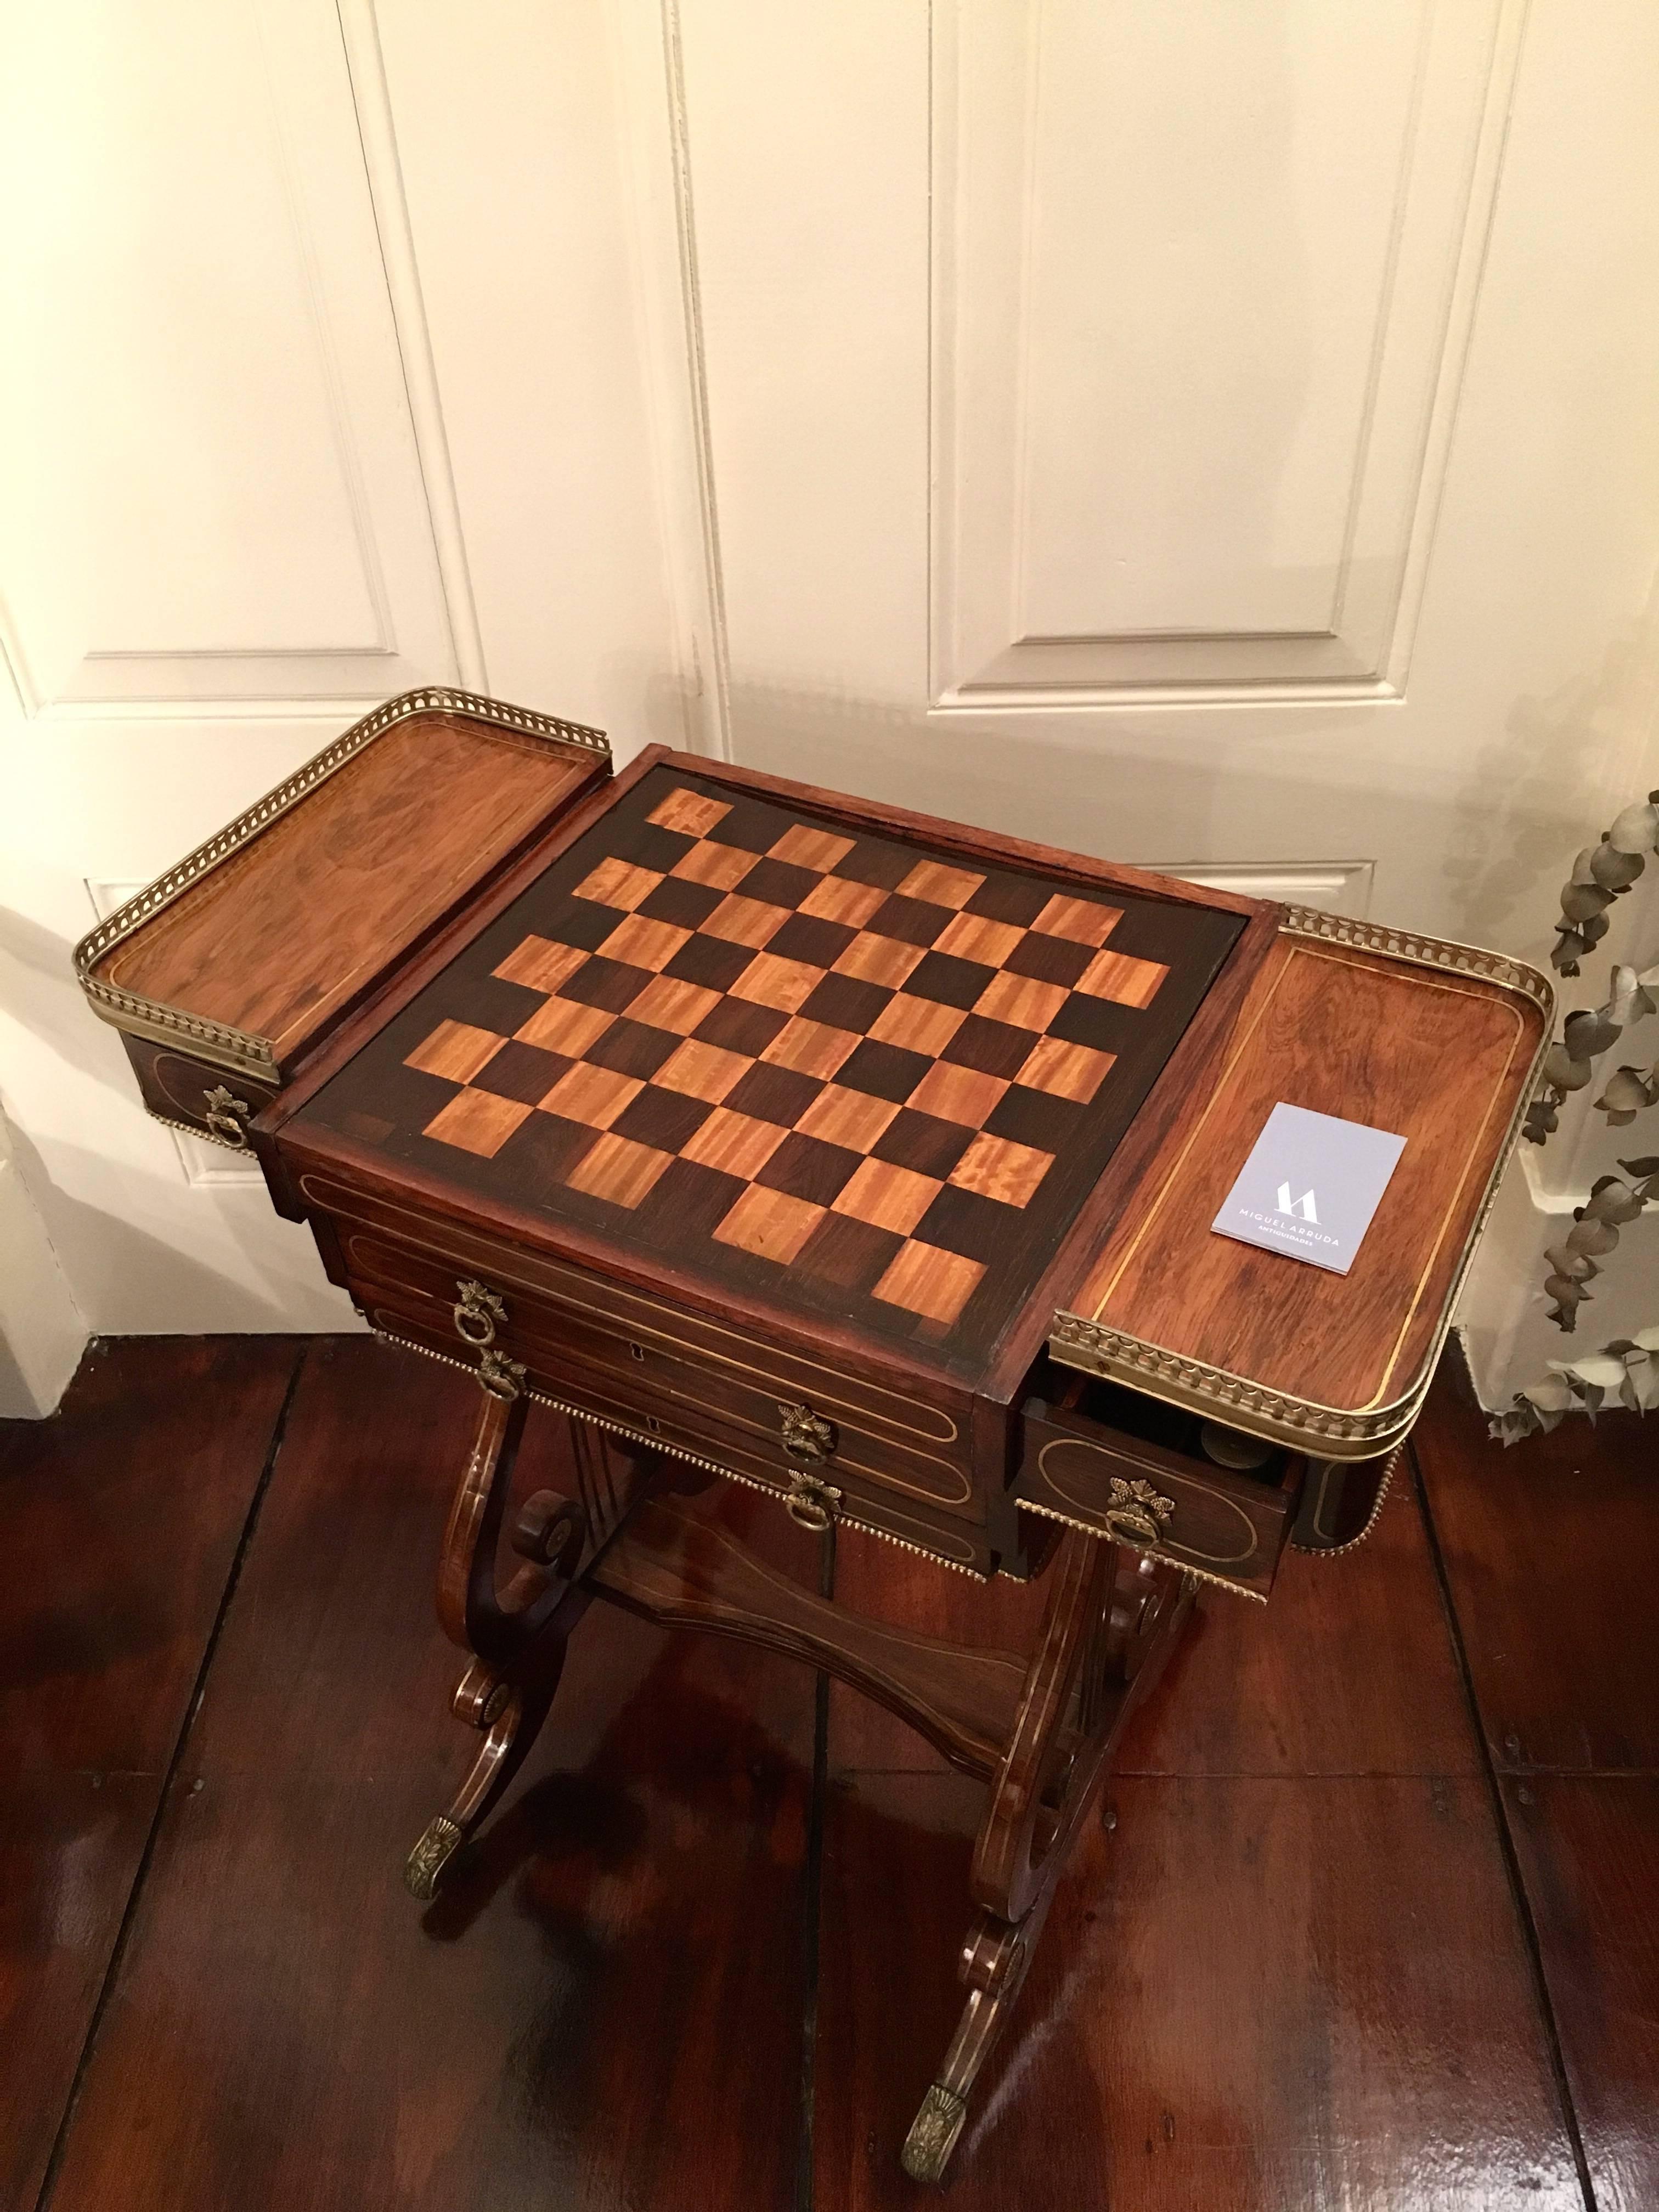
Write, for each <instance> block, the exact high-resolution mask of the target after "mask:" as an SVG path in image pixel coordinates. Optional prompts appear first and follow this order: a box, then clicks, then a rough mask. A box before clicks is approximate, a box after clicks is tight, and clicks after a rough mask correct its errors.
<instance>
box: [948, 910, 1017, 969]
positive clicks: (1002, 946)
mask: <svg viewBox="0 0 1659 2212" xmlns="http://www.w3.org/2000/svg"><path fill="white" fill-rule="evenodd" d="M1024 934H1025V932H1024V930H1023V929H1017V928H1016V927H1015V926H1014V924H1013V923H1012V921H988V920H987V918H986V916H985V915H982V914H957V915H952V916H951V919H950V921H947V922H946V923H945V927H944V928H943V929H942V930H940V932H939V935H938V936H937V937H936V938H935V939H933V950H934V951H935V952H954V953H955V954H956V956H957V959H958V960H977V961H978V962H979V963H980V965H981V967H983V968H1000V967H1001V965H1002V963H1003V962H1004V961H1005V960H1006V958H1007V957H1008V955H1009V954H1010V953H1011V952H1012V951H1013V949H1014V947H1015V946H1016V945H1018V943H1019V940H1020V939H1021V938H1022V937H1024Z"/></svg>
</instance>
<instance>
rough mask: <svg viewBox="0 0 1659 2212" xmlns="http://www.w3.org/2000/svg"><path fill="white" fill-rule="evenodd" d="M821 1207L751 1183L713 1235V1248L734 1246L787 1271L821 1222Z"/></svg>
mask: <svg viewBox="0 0 1659 2212" xmlns="http://www.w3.org/2000/svg"><path fill="white" fill-rule="evenodd" d="M823 1212H824V1210H823V1207H822V1206H811V1205H809V1204H808V1202H807V1201H806V1200H805V1199H804V1198H791V1197H790V1195H789V1194H788V1193H787V1191H782V1190H763V1189H762V1188H761V1187H760V1185H759V1184H758V1183H751V1184H750V1188H748V1189H747V1190H746V1191H744V1194H743V1196H742V1197H741V1198H740V1199H738V1201H737V1203H736V1205H735V1206H733V1207H732V1210H731V1212H729V1213H728V1214H727V1215H726V1218H725V1220H724V1221H722V1222H721V1223H720V1226H719V1228H718V1229H716V1230H715V1231H714V1241H715V1243H717V1244H736V1245H738V1246H740V1247H741V1249H743V1250H744V1251H745V1252H753V1253H755V1254H757V1255H758V1257H760V1258H761V1259H763V1260H776V1261H779V1262H781V1264H782V1265H783V1266H785V1267H787V1265H788V1264H789V1262H790V1261H792V1260H793V1258H794V1257H795V1255H796V1254H797V1253H798V1252H799V1250H800V1248H801V1246H802V1245H803V1244H805V1242H806V1240H807V1238H808V1237H810V1236H811V1233H812V1231H814V1230H815V1229H816V1228H817V1225H818V1224H819V1222H820V1221H822V1220H823Z"/></svg>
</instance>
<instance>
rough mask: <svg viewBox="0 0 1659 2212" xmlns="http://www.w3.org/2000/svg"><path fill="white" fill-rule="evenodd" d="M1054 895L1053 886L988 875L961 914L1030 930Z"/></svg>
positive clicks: (1021, 878)
mask: <svg viewBox="0 0 1659 2212" xmlns="http://www.w3.org/2000/svg"><path fill="white" fill-rule="evenodd" d="M1053 896H1054V885H1053V884H1034V883H1031V882H1030V881H1028V879H1027V878H1025V877H1024V876H987V878H985V881H984V882H983V883H982V884H981V885H980V887H979V889H978V890H976V891H975V893H974V895H973V896H972V898H970V899H969V902H968V903H967V905H966V906H965V907H964V908H963V913H964V914H982V915H984V916H985V918H986V920H987V921H1012V922H1013V923H1015V924H1016V925H1017V926H1018V927H1023V928H1026V929H1029V928H1030V926H1031V924H1032V923H1033V922H1034V921H1036V918H1037V916H1038V915H1040V914H1041V913H1042V909H1043V908H1044V907H1045V906H1047V905H1048V902H1049V900H1050V899H1051V898H1052V897H1053Z"/></svg>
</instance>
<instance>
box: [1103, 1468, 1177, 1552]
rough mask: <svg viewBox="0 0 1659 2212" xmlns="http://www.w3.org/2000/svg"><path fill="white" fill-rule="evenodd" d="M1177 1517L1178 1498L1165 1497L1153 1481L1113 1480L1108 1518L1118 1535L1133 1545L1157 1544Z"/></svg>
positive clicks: (1115, 1476)
mask: <svg viewBox="0 0 1659 2212" xmlns="http://www.w3.org/2000/svg"><path fill="white" fill-rule="evenodd" d="M1174 1515H1175V1500H1174V1498H1161V1497H1160V1496H1159V1495H1158V1492H1157V1491H1156V1490H1154V1489H1153V1487H1152V1484H1151V1483H1150V1482H1147V1481H1145V1480H1137V1481H1134V1482H1126V1481H1125V1480H1123V1477H1122V1476H1121V1474H1115V1475H1114V1476H1113V1477H1112V1486H1111V1490H1110V1492H1109V1494H1108V1498H1107V1503H1106V1514H1105V1519H1106V1525H1107V1527H1108V1528H1109V1529H1110V1530H1111V1532H1112V1534H1113V1535H1114V1536H1117V1537H1121V1538H1122V1539H1123V1540H1124V1541H1126V1542H1127V1543H1131V1544H1155V1543H1157V1541H1158V1538H1159V1537H1160V1536H1161V1535H1162V1534H1164V1528H1165V1526H1166V1524H1167V1523H1168V1522H1170V1520H1171V1519H1173V1517H1174Z"/></svg>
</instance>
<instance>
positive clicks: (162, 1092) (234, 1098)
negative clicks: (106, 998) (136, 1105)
mask: <svg viewBox="0 0 1659 2212" xmlns="http://www.w3.org/2000/svg"><path fill="white" fill-rule="evenodd" d="M121 1042H122V1043H123V1044H124V1045H125V1047H126V1053H127V1058H128V1059H129V1060H131V1062H132V1068H133V1073H134V1074H135V1075H137V1078H138V1090H139V1094H140V1096H141V1097H143V1102H144V1104H145V1106H146V1108H147V1109H149V1112H150V1113H152V1114H154V1115H155V1116H156V1117H157V1119H158V1120H160V1121H172V1122H175V1123H177V1124H179V1126H180V1127H184V1128H187V1129H191V1130H193V1131H194V1132H195V1133H196V1134H197V1136H199V1137H205V1138H207V1139H208V1140H209V1141H210V1143H217V1144H221V1145H228V1146H230V1147H231V1149H232V1150H233V1151H234V1152H246V1151H247V1150H249V1149H250V1147H249V1146H248V1142H247V1125H248V1123H249V1122H250V1121H252V1119H253V1117H254V1115H256V1114H258V1113H260V1112H262V1111H263V1110H264V1108H265V1107H267V1106H269V1105H270V1102H271V1100H272V1099H273V1098H274V1097H276V1092H275V1091H274V1090H273V1089H272V1088H271V1086H270V1084H268V1083H259V1082H256V1081H255V1080H253V1079H252V1078H251V1077H249V1076H246V1075H236V1074H231V1073H228V1072H227V1071H226V1070H225V1069H224V1068H222V1067H216V1066H214V1064H213V1062H212V1061H211V1060H197V1058H196V1057H195V1056H194V1055H193V1054H191V1053H185V1052H175V1051H173V1049H172V1048H171V1047H170V1046H167V1045H157V1044H152V1043H151V1042H149V1040H148V1039H146V1038H143V1037H135V1036H129V1035H128V1034H126V1033H125V1031H124V1032H123V1034H122V1037H121Z"/></svg>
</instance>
